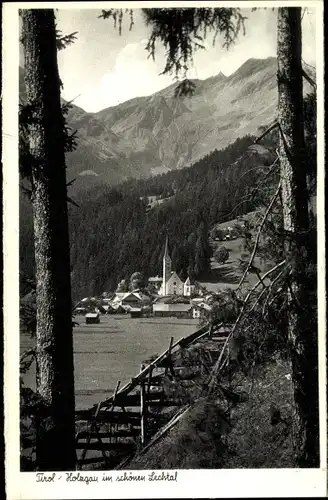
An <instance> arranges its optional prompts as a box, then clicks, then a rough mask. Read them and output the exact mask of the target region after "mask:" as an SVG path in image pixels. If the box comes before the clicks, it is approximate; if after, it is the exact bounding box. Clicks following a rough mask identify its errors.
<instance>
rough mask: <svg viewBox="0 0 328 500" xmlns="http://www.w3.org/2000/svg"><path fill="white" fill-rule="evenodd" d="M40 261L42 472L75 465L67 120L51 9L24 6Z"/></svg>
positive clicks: (38, 344)
mask: <svg viewBox="0 0 328 500" xmlns="http://www.w3.org/2000/svg"><path fill="white" fill-rule="evenodd" d="M21 16H22V21H23V23H22V43H23V46H24V54H25V84H26V94H27V107H26V109H28V111H29V115H30V119H29V125H28V147H29V161H30V164H31V186H32V194H31V200H32V205H33V220H34V241H35V265H36V297H37V298H36V303H37V330H36V362H37V392H38V394H39V396H40V397H41V399H42V401H43V403H44V405H45V406H46V408H47V411H46V414H45V415H44V416H43V417H44V418H42V420H41V422H40V427H39V430H38V437H37V465H38V469H39V470H70V469H74V468H75V436H74V434H75V424H74V406H75V402H74V368H73V338H72V316H71V314H72V305H71V284H70V257H69V238H68V218H67V187H66V170H65V137H64V118H63V114H62V109H61V103H60V79H59V74H58V66H57V48H56V28H55V18H54V12H53V10H51V9H42V10H41V9H33V10H23V11H21Z"/></svg>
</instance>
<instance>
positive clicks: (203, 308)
mask: <svg viewBox="0 0 328 500" xmlns="http://www.w3.org/2000/svg"><path fill="white" fill-rule="evenodd" d="M211 312H212V307H211V306H210V305H209V304H206V303H204V302H201V303H198V304H193V306H192V317H193V319H200V318H207V319H208V318H209V317H210V316H211Z"/></svg>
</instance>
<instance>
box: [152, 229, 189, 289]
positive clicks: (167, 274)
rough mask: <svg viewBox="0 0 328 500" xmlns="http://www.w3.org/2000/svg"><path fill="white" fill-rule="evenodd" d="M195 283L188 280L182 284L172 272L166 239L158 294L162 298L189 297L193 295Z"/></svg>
mask: <svg viewBox="0 0 328 500" xmlns="http://www.w3.org/2000/svg"><path fill="white" fill-rule="evenodd" d="M195 288H196V286H195V283H194V282H193V281H192V280H191V279H190V278H189V276H188V278H187V279H186V281H185V282H183V281H182V280H181V279H180V277H179V276H178V274H177V273H176V272H175V271H172V259H171V257H170V255H169V248H168V238H166V242H165V249H164V255H163V280H162V285H161V287H160V289H159V292H158V294H159V295H161V296H162V297H165V296H167V295H183V296H185V297H190V296H191V295H193V294H194V293H195Z"/></svg>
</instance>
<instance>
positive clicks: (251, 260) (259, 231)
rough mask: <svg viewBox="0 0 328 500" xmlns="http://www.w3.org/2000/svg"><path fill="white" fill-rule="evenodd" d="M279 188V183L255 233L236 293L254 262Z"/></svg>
mask: <svg viewBox="0 0 328 500" xmlns="http://www.w3.org/2000/svg"><path fill="white" fill-rule="evenodd" d="M280 188H281V183H280V182H279V184H278V187H277V189H276V191H275V193H274V195H273V197H272V199H271V201H270V203H269V206H268V208H267V209H266V211H265V214H264V216H263V219H262V222H261V224H260V226H259V229H258V231H257V235H256V240H255V244H254V248H253V251H252V255H251V257H250V259H249V262H248V265H247V268H246V269H245V271H244V274H243V276H242V278H241V280H240V282H239V284H238V286H237V288H236V292H237V291H238V290H239V289H240V287H241V285H242V284H243V282H244V280H245V278H246V276H247V273H248V271H249V269H250V267H251V266H252V264H253V260H254V257H255V254H256V251H257V247H258V244H259V241H260V236H261V232H262V229H263V226H264V224H265V221H266V219H267V217H268V215H269V213H270V211H271V208H272V206H273V204H274V202H275V201H276V199H277V197H278V195H279V192H280Z"/></svg>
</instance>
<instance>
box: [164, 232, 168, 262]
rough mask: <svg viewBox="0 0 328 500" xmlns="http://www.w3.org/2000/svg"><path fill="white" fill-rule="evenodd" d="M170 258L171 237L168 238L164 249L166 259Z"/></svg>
mask: <svg viewBox="0 0 328 500" xmlns="http://www.w3.org/2000/svg"><path fill="white" fill-rule="evenodd" d="M166 257H169V237H168V236H166V240H165V247H164V259H165V258H166Z"/></svg>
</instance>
